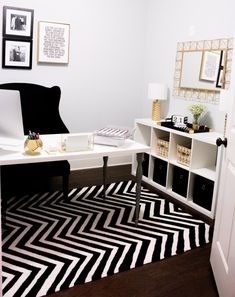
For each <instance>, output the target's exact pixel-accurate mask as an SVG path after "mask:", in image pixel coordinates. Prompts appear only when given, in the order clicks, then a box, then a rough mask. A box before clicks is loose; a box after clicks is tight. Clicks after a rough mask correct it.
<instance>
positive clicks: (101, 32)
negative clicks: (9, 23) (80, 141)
mask: <svg viewBox="0 0 235 297" xmlns="http://www.w3.org/2000/svg"><path fill="white" fill-rule="evenodd" d="M3 5H7V6H14V7H22V8H30V9H34V35H33V37H34V45H33V67H32V70H12V69H2V68H0V83H4V82H16V81H18V82H19V81H20V82H32V83H38V84H43V85H46V86H52V85H59V86H60V87H61V89H62V97H61V106H60V110H61V115H62V117H63V120H64V122H65V123H66V125H67V126H68V128H69V130H70V131H71V132H90V131H93V130H95V129H97V128H101V127H103V126H104V125H107V124H116V125H125V126H133V124H134V118H136V117H140V116H141V107H140V104H139V102H141V99H142V96H143V88H142V86H143V69H144V64H143V63H144V54H143V49H144V44H143V40H144V34H145V25H146V19H145V17H146V13H145V11H146V4H145V1H143V0H128V1H126V0H76V1H62V0H50V1H48V0H40V1H39V0H34V1H31V0H11V1H7V0H5V1H1V4H0V12H1V13H2V6H3ZM39 20H41V21H42V20H44V21H52V22H62V23H69V24H70V25H71V42H70V50H71V52H70V62H69V64H68V65H65V66H63V65H62V66H61V65H54V64H51V65H38V64H37V58H36V57H37V24H38V21H39ZM0 26H2V22H1V24H0ZM0 31H1V32H2V28H0ZM0 46H1V45H0ZM0 52H1V51H0Z"/></svg>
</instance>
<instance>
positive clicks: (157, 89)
mask: <svg viewBox="0 0 235 297" xmlns="http://www.w3.org/2000/svg"><path fill="white" fill-rule="evenodd" d="M148 98H149V99H150V100H153V106H152V120H153V121H155V122H159V121H160V120H161V113H160V110H161V108H160V101H161V100H167V86H166V85H165V84H159V83H149V84H148Z"/></svg>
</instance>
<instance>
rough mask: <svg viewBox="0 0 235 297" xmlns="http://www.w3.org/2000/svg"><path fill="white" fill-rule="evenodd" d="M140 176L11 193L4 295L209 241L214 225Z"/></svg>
mask: <svg viewBox="0 0 235 297" xmlns="http://www.w3.org/2000/svg"><path fill="white" fill-rule="evenodd" d="M135 189H136V184H135V183H134V182H133V181H128V182H119V183H113V184H111V185H109V186H108V188H107V197H106V199H103V198H102V190H103V187H102V186H93V187H85V188H80V189H73V190H71V191H70V193H69V199H68V200H66V201H65V200H64V199H63V193H62V192H60V191H57V192H53V193H43V194H42V193H41V194H35V195H25V196H22V197H12V198H11V199H10V200H9V201H8V210H7V218H6V226H7V230H6V231H5V232H4V233H3V294H4V296H5V297H8V296H10V297H13V296H14V297H16V296H19V297H23V296H28V297H29V296H44V295H47V294H51V293H54V292H56V291H59V290H62V289H66V288H69V287H72V286H74V285H77V284H82V283H85V282H90V281H92V280H97V279H100V278H102V277H106V276H108V275H112V274H115V273H118V272H122V271H125V270H128V269H132V268H135V267H138V266H141V265H144V264H146V263H150V262H154V261H159V260H161V259H164V258H166V257H169V256H173V255H177V254H180V253H183V252H185V251H188V250H190V249H192V248H195V247H198V246H201V245H204V244H206V243H208V242H209V237H210V236H209V233H210V226H209V225H207V224H206V223H204V222H203V221H201V220H199V219H195V218H194V217H193V216H191V215H190V214H188V213H185V212H183V211H182V210H181V209H180V208H179V207H178V206H176V205H174V204H173V203H170V202H167V201H166V200H165V199H163V198H161V197H159V196H158V195H157V194H156V193H152V192H151V191H149V190H148V189H146V188H144V187H142V189H141V202H140V219H139V224H138V226H135V223H134V214H135V194H136V193H135Z"/></svg>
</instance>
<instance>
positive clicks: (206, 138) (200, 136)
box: [135, 119, 222, 144]
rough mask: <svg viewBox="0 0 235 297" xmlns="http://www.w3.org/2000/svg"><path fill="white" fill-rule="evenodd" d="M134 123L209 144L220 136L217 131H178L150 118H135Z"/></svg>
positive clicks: (213, 142)
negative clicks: (190, 132) (191, 132)
mask: <svg viewBox="0 0 235 297" xmlns="http://www.w3.org/2000/svg"><path fill="white" fill-rule="evenodd" d="M135 123H138V124H142V125H146V126H149V127H153V128H157V129H160V130H162V131H166V132H169V133H174V134H177V135H181V136H185V137H188V138H192V139H195V140H198V141H203V142H205V143H210V144H216V139H217V138H218V137H222V133H219V132H202V133H193V134H189V133H186V132H182V131H178V130H175V129H170V128H167V127H164V126H161V122H159V123H156V122H154V121H153V120H151V119H136V120H135Z"/></svg>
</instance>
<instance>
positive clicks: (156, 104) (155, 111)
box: [152, 100, 161, 122]
mask: <svg viewBox="0 0 235 297" xmlns="http://www.w3.org/2000/svg"><path fill="white" fill-rule="evenodd" d="M160 109H161V108H160V101H159V100H155V101H153V106H152V120H153V121H155V122H160V121H161V116H160Z"/></svg>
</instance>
